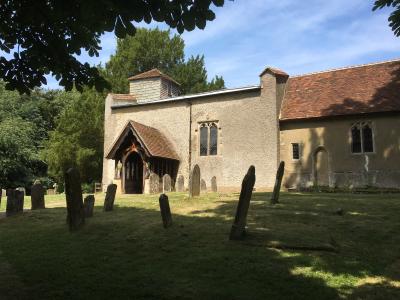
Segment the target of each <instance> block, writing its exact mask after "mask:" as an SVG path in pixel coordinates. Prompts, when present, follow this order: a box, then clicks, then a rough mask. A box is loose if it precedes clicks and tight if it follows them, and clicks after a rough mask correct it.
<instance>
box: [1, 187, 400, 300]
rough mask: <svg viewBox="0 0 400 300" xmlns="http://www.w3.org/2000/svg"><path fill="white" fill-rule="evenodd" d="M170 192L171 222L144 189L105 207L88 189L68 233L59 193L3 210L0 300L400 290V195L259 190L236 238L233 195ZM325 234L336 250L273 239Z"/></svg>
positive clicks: (385, 294) (320, 239) (368, 294)
mask: <svg viewBox="0 0 400 300" xmlns="http://www.w3.org/2000/svg"><path fill="white" fill-rule="evenodd" d="M169 198H170V206H171V211H172V214H173V226H172V227H171V228H169V229H167V230H166V229H164V228H163V227H162V222H161V216H160V212H159V207H158V196H143V195H136V196H123V197H119V198H117V200H116V207H115V210H114V211H113V212H109V213H105V212H103V211H102V204H103V201H104V196H103V195H96V207H95V212H94V217H93V218H91V219H88V220H87V224H86V225H85V227H84V229H83V230H81V231H80V232H75V233H70V232H68V229H67V225H66V209H65V199H64V197H63V195H57V196H49V197H48V198H46V207H47V208H46V209H45V210H38V211H33V212H30V211H28V212H25V213H24V214H23V215H20V216H15V217H11V218H3V219H0V251H1V254H0V267H1V266H3V265H4V266H5V265H7V268H8V270H11V271H9V272H8V271H1V270H0V283H1V284H0V299H338V298H350V299H400V234H399V233H400V195H399V194H382V195H363V194H323V193H315V194H294V193H293V194H292V193H283V194H282V196H281V199H280V200H281V203H280V204H278V205H275V206H271V205H270V204H269V198H270V194H266V193H255V194H254V195H253V198H252V203H251V207H250V210H249V216H248V227H249V236H248V238H247V240H245V241H243V242H232V241H229V240H228V235H229V231H230V226H231V224H232V220H233V217H234V213H235V209H236V205H237V199H238V195H237V194H207V195H206V196H202V197H199V198H196V199H188V198H187V197H186V195H185V194H180V193H171V194H170V195H169ZM25 202H26V208H27V209H29V202H30V200H29V198H28V197H26V199H25ZM339 208H342V209H343V210H344V215H343V216H340V215H338V214H336V213H335V212H336V211H337V210H338V209H339ZM0 211H4V202H3V203H2V207H1V208H0ZM332 241H333V243H337V245H338V246H339V248H340V252H339V253H332V252H325V251H298V250H284V251H283V250H278V249H273V248H270V247H269V246H270V245H271V244H286V245H300V246H315V245H321V244H327V243H332ZM2 262H3V264H2ZM0 269H2V270H3V269H4V268H0ZM13 291H19V293H18V294H13V293H12V292H13ZM4 295H5V296H4ZM26 295H28V297H27V296H26ZM7 297H8V298H7Z"/></svg>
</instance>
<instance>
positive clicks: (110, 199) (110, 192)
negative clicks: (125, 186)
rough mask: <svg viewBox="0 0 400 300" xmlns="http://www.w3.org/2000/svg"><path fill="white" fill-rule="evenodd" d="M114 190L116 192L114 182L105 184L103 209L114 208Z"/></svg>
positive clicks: (109, 209) (110, 209)
mask: <svg viewBox="0 0 400 300" xmlns="http://www.w3.org/2000/svg"><path fill="white" fill-rule="evenodd" d="M116 192H117V185H116V184H109V185H108V186H107V191H106V198H105V199H104V211H112V210H113V209H114V201H115V193H116Z"/></svg>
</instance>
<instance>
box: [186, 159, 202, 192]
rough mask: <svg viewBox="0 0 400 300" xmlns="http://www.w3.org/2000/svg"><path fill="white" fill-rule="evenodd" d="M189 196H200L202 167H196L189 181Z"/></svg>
mask: <svg viewBox="0 0 400 300" xmlns="http://www.w3.org/2000/svg"><path fill="white" fill-rule="evenodd" d="M189 196H190V197H197V196H200V167H199V166H198V165H195V166H194V168H193V170H192V174H190V179H189Z"/></svg>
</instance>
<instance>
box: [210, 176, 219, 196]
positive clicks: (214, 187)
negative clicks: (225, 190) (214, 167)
mask: <svg viewBox="0 0 400 300" xmlns="http://www.w3.org/2000/svg"><path fill="white" fill-rule="evenodd" d="M211 191H212V192H213V193H216V192H218V188H217V177H215V176H214V177H213V178H211Z"/></svg>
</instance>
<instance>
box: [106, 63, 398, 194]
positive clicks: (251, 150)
mask: <svg viewBox="0 0 400 300" xmlns="http://www.w3.org/2000/svg"><path fill="white" fill-rule="evenodd" d="M129 85H130V89H129V90H130V92H129V94H109V95H108V96H107V98H106V101H105V128H104V163H103V179H102V183H103V187H106V186H107V185H108V184H110V183H115V184H117V186H118V191H119V192H121V193H127V194H140V193H149V192H150V190H151V189H150V187H149V185H150V183H149V178H150V177H151V176H152V175H154V174H156V175H157V176H158V178H160V180H161V178H162V177H163V176H164V175H165V174H169V175H170V176H171V178H172V183H173V185H176V182H177V181H178V180H179V181H180V182H183V183H184V187H185V189H188V183H189V177H190V173H191V170H193V168H194V166H195V165H198V166H199V168H200V172H201V179H202V181H203V182H204V183H205V185H206V186H207V188H208V189H210V187H211V181H212V180H213V181H214V182H215V181H216V183H217V187H218V191H237V190H240V186H241V182H242V179H243V176H244V175H245V173H246V172H247V169H248V168H249V166H250V165H254V166H255V168H256V184H255V189H256V190H257V191H268V190H271V189H272V188H273V186H274V182H275V176H276V170H277V167H278V165H279V163H280V161H284V162H285V164H286V170H285V176H284V179H283V187H284V188H286V189H298V188H306V187H312V186H329V187H345V188H352V187H381V188H399V187H400V60H396V61H389V62H381V63H375V64H368V65H361V66H354V67H347V68H342V69H336V70H329V71H323V72H317V73H311V74H305V75H300V76H293V77H291V76H289V75H288V74H287V73H285V72H284V71H282V70H279V69H275V68H270V67H268V68H266V69H265V70H264V71H262V72H261V74H260V83H259V84H257V85H254V86H246V87H240V88H232V89H223V90H218V91H212V92H206V93H199V94H193V95H181V94H180V88H179V83H178V82H176V81H175V80H174V79H173V78H171V77H169V76H167V75H166V74H163V73H162V72H160V71H159V70H157V69H153V70H150V71H148V72H145V73H142V74H139V75H136V76H133V77H130V78H129Z"/></svg>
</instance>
